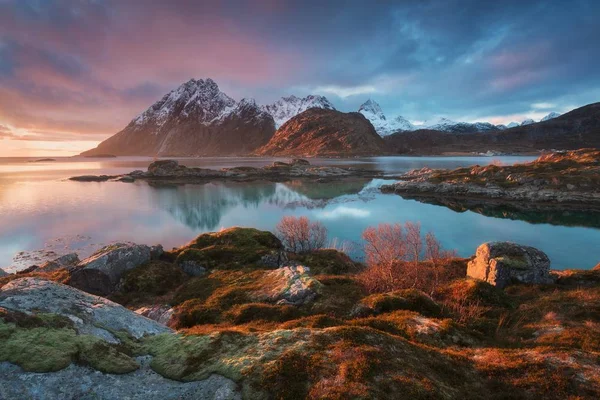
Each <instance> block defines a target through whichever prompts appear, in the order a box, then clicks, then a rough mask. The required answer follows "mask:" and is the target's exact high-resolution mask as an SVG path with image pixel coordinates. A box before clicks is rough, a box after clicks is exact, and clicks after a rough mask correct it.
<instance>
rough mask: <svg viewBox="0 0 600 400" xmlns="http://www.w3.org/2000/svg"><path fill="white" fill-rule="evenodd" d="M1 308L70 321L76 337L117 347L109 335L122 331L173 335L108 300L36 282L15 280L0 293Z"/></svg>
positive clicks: (57, 284)
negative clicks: (87, 336)
mask: <svg viewBox="0 0 600 400" xmlns="http://www.w3.org/2000/svg"><path fill="white" fill-rule="evenodd" d="M0 307H3V308H6V309H8V310H14V311H21V312H25V313H28V314H30V313H32V312H35V313H46V314H57V315H62V316H65V317H67V318H69V319H70V320H71V321H73V323H74V325H75V329H76V330H77V332H78V333H79V334H88V335H94V336H97V337H99V338H101V339H103V340H106V341H107V342H109V343H120V341H119V339H117V337H115V336H114V335H113V333H112V332H119V331H124V332H126V333H128V334H129V335H130V336H132V337H135V338H141V337H143V336H145V335H156V334H161V333H166V332H172V331H171V330H170V329H169V328H167V327H166V326H163V325H160V324H159V323H157V322H155V321H152V320H150V319H148V318H145V317H142V316H140V315H138V314H136V313H134V312H133V311H130V310H128V309H126V308H125V307H123V306H120V305H118V304H116V303H113V302H112V301H110V300H107V299H104V298H102V297H98V296H94V295H91V294H88V293H85V292H82V291H80V290H77V289H74V288H72V287H70V286H67V285H63V284H60V283H57V282H52V281H46V280H43V279H39V278H21V279H15V280H13V281H11V282H9V283H7V284H6V285H4V286H3V287H2V288H1V289H0Z"/></svg>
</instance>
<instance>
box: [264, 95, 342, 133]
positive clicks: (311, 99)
mask: <svg viewBox="0 0 600 400" xmlns="http://www.w3.org/2000/svg"><path fill="white" fill-rule="evenodd" d="M315 107H316V108H324V109H327V110H335V107H334V106H333V104H331V102H330V101H329V100H327V98H326V97H325V96H313V95H309V96H306V97H303V98H300V97H296V96H294V95H292V96H289V97H282V98H281V99H279V100H277V101H276V102H275V103H273V104H268V105H266V106H263V107H262V109H263V110H264V111H266V112H268V113H269V114H271V116H273V119H274V120H275V128H276V129H279V127H280V126H281V125H283V124H285V123H286V122H287V121H288V120H289V119H291V118H293V117H295V116H296V115H298V114H300V113H301V112H303V111H306V110H308V109H309V108H315Z"/></svg>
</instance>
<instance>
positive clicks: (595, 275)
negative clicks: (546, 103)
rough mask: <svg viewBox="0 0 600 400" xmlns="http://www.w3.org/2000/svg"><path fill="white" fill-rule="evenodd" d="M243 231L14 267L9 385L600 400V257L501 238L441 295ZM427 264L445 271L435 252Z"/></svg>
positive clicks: (108, 391)
mask: <svg viewBox="0 0 600 400" xmlns="http://www.w3.org/2000/svg"><path fill="white" fill-rule="evenodd" d="M365 268H366V267H365V266H364V265H363V264H361V263H358V262H355V261H353V260H352V259H350V258H349V257H348V256H346V255H345V254H344V253H340V252H338V251H336V250H332V249H321V250H314V251H310V252H307V253H303V254H295V253H291V252H289V251H286V250H285V249H284V247H283V245H282V242H281V241H280V240H279V239H278V238H277V237H276V236H275V235H273V234H272V233H270V232H266V231H260V230H256V229H252V228H230V229H226V230H223V231H220V232H212V233H207V234H202V235H200V236H198V237H197V238H196V239H194V240H193V241H191V242H190V243H188V244H186V245H184V246H182V247H179V248H174V249H172V250H170V251H165V250H164V249H163V248H162V247H161V246H158V245H157V246H146V245H140V244H133V243H117V244H113V245H110V246H107V247H104V248H102V249H100V250H99V251H98V252H96V253H95V254H93V255H92V256H90V257H88V258H86V259H84V260H79V258H78V257H77V255H68V256H63V257H61V258H60V259H57V260H56V261H52V262H49V263H46V264H44V265H43V266H40V267H34V268H30V269H29V270H28V271H27V272H22V273H17V274H5V275H4V276H2V277H0V338H1V340H2V346H0V376H2V379H0V393H2V396H5V397H7V398H64V399H82V398H83V399H87V398H146V399H158V398H160V399H177V398H199V399H216V398H218V399H241V398H264V399H270V398H278V399H300V398H314V399H316V398H340V399H341V398H365V399H367V398H369V399H370V398H380V399H384V398H390V393H394V397H396V398H411V399H415V398H416V399H426V398H441V399H444V398H447V399H454V398H465V399H488V398H493V399H501V398H519V399H529V398H548V399H564V398H598V396H600V372H599V371H600V364H599V360H598V352H600V341H599V339H598V338H600V269H599V268H600V267H596V268H595V269H593V270H588V271H584V270H570V271H553V270H551V269H550V260H549V259H548V257H547V256H546V255H545V254H544V253H543V252H541V251H539V250H537V249H534V248H531V247H527V246H521V245H518V244H514V243H507V242H492V243H485V244H483V245H482V246H480V247H479V248H478V249H477V251H476V254H475V255H474V256H472V257H471V258H468V259H462V258H454V259H451V260H449V261H448V262H446V263H445V264H443V265H442V266H441V268H442V271H441V272H443V273H441V274H440V276H442V277H443V279H442V280H441V281H440V284H439V285H438V287H437V288H436V290H435V291H433V292H430V293H425V292H423V291H420V290H418V289H416V288H406V289H402V290H395V291H392V292H385V293H369V292H367V291H366V290H365V288H364V287H363V285H362V284H361V280H360V278H359V277H360V274H361V273H362V272H363V271H364V270H365ZM419 268H423V269H427V268H433V266H432V265H431V264H430V263H428V262H425V261H423V262H420V264H419Z"/></svg>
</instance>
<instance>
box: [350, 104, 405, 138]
mask: <svg viewBox="0 0 600 400" xmlns="http://www.w3.org/2000/svg"><path fill="white" fill-rule="evenodd" d="M358 112H359V113H361V114H362V115H364V116H365V118H367V119H368V120H369V121H371V124H373V127H374V128H375V130H376V131H377V133H378V134H379V135H380V136H388V135H391V134H392V133H395V132H398V131H412V130H414V129H415V127H414V126H413V124H411V123H410V122H409V121H408V120H407V119H406V118H404V117H402V116H400V115H398V116H396V117H394V118H391V119H389V120H388V119H387V118H386V117H385V114H384V113H383V110H382V109H381V106H380V105H379V103H377V102H376V101H375V100H373V99H368V100H367V101H365V102H364V103H363V104H362V105H361V106H360V108H359V109H358Z"/></svg>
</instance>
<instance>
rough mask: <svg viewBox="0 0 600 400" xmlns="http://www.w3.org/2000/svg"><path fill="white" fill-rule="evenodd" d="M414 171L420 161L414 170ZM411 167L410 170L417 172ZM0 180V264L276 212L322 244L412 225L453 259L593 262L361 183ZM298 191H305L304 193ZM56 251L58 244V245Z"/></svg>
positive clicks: (589, 243)
mask: <svg viewBox="0 0 600 400" xmlns="http://www.w3.org/2000/svg"><path fill="white" fill-rule="evenodd" d="M420 166H422V165H420ZM420 166H419V167H420ZM1 179H2V178H1V177H0V221H1V222H2V223H1V224H0V266H9V265H10V263H11V259H12V258H13V256H14V255H15V254H16V253H18V252H19V251H22V250H36V249H41V248H44V247H45V245H46V244H47V243H51V241H52V240H53V239H56V238H62V237H75V236H77V235H84V236H89V237H90V239H89V240H88V239H86V240H81V243H78V246H79V247H78V251H79V249H80V248H81V249H82V250H81V252H82V254H84V255H85V253H86V251H87V252H89V251H92V250H93V249H94V248H95V247H97V246H99V245H100V244H102V243H109V242H113V241H135V242H138V243H146V244H155V243H161V244H163V245H164V246H165V248H167V249H168V248H171V247H173V246H179V245H182V244H184V243H186V242H188V241H189V240H191V239H192V238H194V237H195V236H196V235H197V234H199V233H201V232H205V231H214V230H219V229H220V228H225V227H230V226H253V227H256V228H259V229H267V230H273V228H274V227H275V225H276V224H277V222H278V221H279V220H280V219H281V217H283V216H284V215H296V216H301V215H304V216H307V217H309V218H310V219H313V220H320V221H322V222H323V223H324V224H325V225H326V226H327V228H328V231H329V237H330V239H334V238H338V239H339V241H342V242H343V241H349V242H360V235H361V233H362V231H363V230H364V229H365V228H366V227H368V226H373V225H377V224H379V223H395V222H405V221H420V222H421V225H422V229H423V232H428V231H432V232H434V233H435V234H436V235H437V236H438V238H439V239H440V240H441V241H442V243H443V245H444V246H445V247H447V248H451V249H457V250H458V252H459V253H460V254H461V255H463V256H469V255H471V254H473V253H474V251H475V249H476V247H477V246H478V245H479V244H481V243H483V242H485V241H490V240H511V241H514V242H518V243H522V244H527V245H531V246H534V247H538V248H540V249H542V250H544V251H545V252H547V253H548V254H549V256H550V258H551V259H552V260H553V266H554V267H555V268H565V267H571V268H590V267H593V266H594V265H595V264H596V263H598V262H599V261H600V248H598V246H597V243H600V230H598V229H592V228H581V227H560V226H553V225H548V224H536V225H533V224H529V223H527V222H523V221H513V220H509V219H499V218H489V217H485V216H482V215H480V214H477V213H473V212H464V213H456V212H454V211H452V210H449V209H448V208H445V207H441V206H435V205H429V204H423V203H420V202H417V201H413V200H404V199H402V198H401V197H400V196H396V195H383V194H379V193H377V192H375V191H373V190H370V188H371V189H372V187H373V186H374V185H375V184H376V183H379V182H375V183H374V182H371V183H367V184H366V185H365V187H364V188H363V189H362V190H360V187H358V188H357V191H358V190H360V193H357V194H347V187H348V186H347V185H339V187H340V190H342V191H343V193H341V194H340V195H338V196H337V197H336V198H333V199H332V200H328V201H320V200H318V198H319V193H320V190H322V191H323V195H324V196H327V198H330V197H331V196H332V195H333V194H335V187H336V185H335V182H332V183H330V184H328V185H321V186H319V185H313V186H310V187H306V186H305V187H302V185H299V184H295V185H290V186H287V185H286V184H283V183H270V182H255V183H223V182H220V183H219V182H215V183H209V184H205V185H185V186H176V187H159V188H154V187H150V186H148V185H147V184H146V183H144V182H136V183H134V184H126V183H117V182H107V183H79V182H69V181H57V180H41V181H40V180H34V181H22V182H15V181H12V182H11V183H2V180H1ZM300 193H310V194H311V197H310V198H309V197H307V196H306V195H304V194H300ZM61 246H62V248H63V250H64V251H67V250H68V249H66V248H64V247H65V246H67V247H68V243H67V244H64V245H63V244H61Z"/></svg>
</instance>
